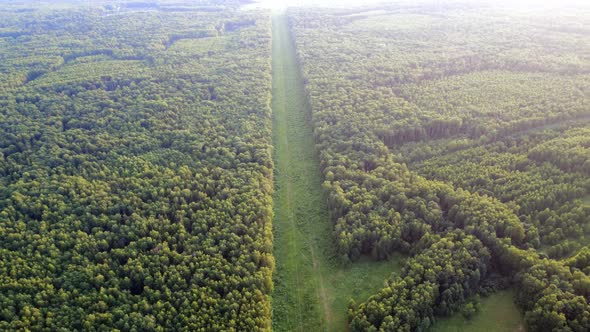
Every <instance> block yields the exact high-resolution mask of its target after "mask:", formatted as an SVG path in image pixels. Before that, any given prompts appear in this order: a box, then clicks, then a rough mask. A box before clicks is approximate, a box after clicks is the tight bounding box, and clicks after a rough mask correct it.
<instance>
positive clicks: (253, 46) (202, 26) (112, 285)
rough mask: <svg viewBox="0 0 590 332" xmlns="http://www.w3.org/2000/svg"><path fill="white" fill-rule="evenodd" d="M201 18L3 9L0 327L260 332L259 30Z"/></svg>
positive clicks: (265, 22)
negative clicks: (228, 27)
mask: <svg viewBox="0 0 590 332" xmlns="http://www.w3.org/2000/svg"><path fill="white" fill-rule="evenodd" d="M133 6H134V5H133ZM133 6H131V7H133ZM131 7H128V8H129V9H130V8H131ZM193 9H194V11H183V12H151V11H150V12H135V11H132V10H128V11H125V12H124V13H121V14H119V15H111V14H107V13H105V12H103V11H102V9H100V8H94V7H91V8H87V7H84V8H81V7H77V6H74V7H72V8H70V9H63V10H57V9H52V8H42V9H39V10H34V11H33V12H32V13H10V12H9V11H6V12H4V11H3V12H2V24H3V25H4V26H5V27H6V28H7V29H14V30H16V31H22V34H23V35H19V36H16V37H15V36H6V37H3V38H2V43H3V48H2V53H3V54H2V55H3V61H2V65H1V69H0V70H2V72H3V79H2V85H3V87H4V88H3V89H2V90H1V92H0V105H1V111H0V175H1V178H0V185H1V186H0V187H1V189H0V330H15V331H16V330H37V331H40V330H44V331H58V330H121V331H156V330H157V331H163V330H187V331H188V330H190V331H199V330H200V331H212V330H225V331H237V330H241V331H245V330H247V331H254V330H269V329H270V300H269V294H270V291H271V289H272V278H271V274H272V270H273V266H274V260H273V257H272V234H271V214H272V212H271V196H270V195H271V192H272V185H271V179H272V161H271V156H270V124H271V122H270V119H271V118H270V109H269V98H270V58H269V55H270V29H269V17H268V15H266V14H261V13H255V12H249V13H244V12H239V11H237V10H235V9H233V7H226V8H225V10H224V11H220V12H216V13H211V12H209V11H205V12H200V11H198V7H194V8H193ZM228 22H233V23H232V24H235V22H247V23H248V24H244V25H239V26H236V28H235V29H232V31H227V32H224V31H217V30H216V29H215V27H221V26H223V25H224V24H226V23H228ZM146 31H149V33H147V32H146ZM202 31H213V32H212V33H210V34H208V35H207V36H210V37H208V38H202V35H201V34H202ZM179 33H181V34H182V37H181V38H177V39H176V40H175V42H174V43H173V44H170V43H169V41H170V40H171V38H172V37H173V36H178V34H179ZM15 38H16V39H18V40H15Z"/></svg>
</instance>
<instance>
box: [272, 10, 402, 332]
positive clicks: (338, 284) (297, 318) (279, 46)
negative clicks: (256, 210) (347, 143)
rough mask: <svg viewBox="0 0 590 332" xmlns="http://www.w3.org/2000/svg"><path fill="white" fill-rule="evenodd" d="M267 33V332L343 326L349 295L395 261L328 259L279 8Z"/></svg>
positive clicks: (305, 116)
mask: <svg viewBox="0 0 590 332" xmlns="http://www.w3.org/2000/svg"><path fill="white" fill-rule="evenodd" d="M272 38H273V42H272V44H273V45H272V68H273V73H272V75H273V86H272V96H273V98H272V110H273V145H274V150H273V160H274V165H275V170H274V174H275V178H274V185H275V192H274V195H273V212H274V220H273V235H274V241H273V245H274V257H275V261H276V269H275V274H274V292H273V295H272V310H273V326H272V327H273V331H297V332H316V331H329V332H331V331H339V332H340V331H347V329H348V327H347V321H346V314H347V304H348V301H349V299H351V298H354V299H355V300H356V301H362V300H365V299H366V298H367V297H368V296H369V295H371V294H373V293H375V292H376V291H377V290H378V289H379V288H381V287H382V286H383V281H384V280H385V279H386V278H387V277H388V276H389V275H390V274H391V272H395V271H397V270H398V269H399V266H400V262H399V260H400V259H399V257H395V258H394V259H392V260H391V261H388V262H372V261H369V260H361V261H359V262H355V263H354V264H352V265H350V266H342V265H340V264H339V263H338V262H337V259H335V258H334V249H333V247H334V239H333V235H332V232H333V223H332V221H331V220H330V217H329V215H328V207H327V204H326V197H325V195H324V193H323V189H322V182H323V180H322V176H321V172H320V169H319V158H318V156H317V153H316V150H315V148H314V146H315V142H314V139H313V131H312V125H311V123H310V121H309V117H310V114H311V112H310V110H309V106H308V103H307V100H306V95H305V91H304V85H303V80H302V78H301V74H300V72H299V68H298V66H297V61H296V53H295V48H294V46H293V42H292V40H291V36H290V33H289V29H288V24H287V18H286V17H285V16H284V14H275V15H273V21H272Z"/></svg>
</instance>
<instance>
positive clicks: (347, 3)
mask: <svg viewBox="0 0 590 332" xmlns="http://www.w3.org/2000/svg"><path fill="white" fill-rule="evenodd" d="M467 1H469V0H467ZM258 2H259V3H260V5H261V6H263V7H266V8H283V7H292V6H316V5H317V6H327V7H351V6H362V5H370V4H375V3H386V2H389V3H395V2H406V3H407V2H411V1H407V0H405V1H404V0H401V1H400V0H397V1H384V0H258ZM421 2H426V3H427V2H432V3H444V2H445V0H423V1H421ZM472 2H478V3H482V2H483V3H502V2H503V3H506V4H510V5H524V6H531V7H545V6H562V5H564V4H588V3H590V0H472Z"/></svg>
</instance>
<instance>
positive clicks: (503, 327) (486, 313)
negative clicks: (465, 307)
mask: <svg viewBox="0 0 590 332" xmlns="http://www.w3.org/2000/svg"><path fill="white" fill-rule="evenodd" d="M514 296H515V295H514V290H503V291H499V292H497V293H494V294H491V295H490V296H488V297H485V298H482V299H481V311H480V312H479V313H478V314H477V315H475V316H474V317H473V318H472V319H471V320H466V319H465V318H463V316H462V315H461V313H460V312H457V313H455V314H454V315H453V316H451V317H449V318H442V319H439V320H438V321H437V322H436V324H435V325H434V326H433V327H432V328H431V329H430V330H429V331H430V332H480V331H481V332H492V331H493V332H524V331H525V328H524V322H523V317H522V314H521V313H520V311H519V310H518V308H517V306H516V304H515V303H514Z"/></svg>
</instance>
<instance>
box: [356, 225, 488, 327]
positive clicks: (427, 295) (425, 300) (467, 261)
mask: <svg viewBox="0 0 590 332" xmlns="http://www.w3.org/2000/svg"><path fill="white" fill-rule="evenodd" d="M429 236H430V235H429ZM431 241H432V242H433V244H432V245H431V246H429V247H428V248H427V249H425V250H423V251H422V252H421V253H420V254H419V255H417V256H415V257H413V258H412V259H410V260H408V262H407V263H406V266H405V267H404V268H403V270H402V271H401V272H400V275H399V276H395V277H393V278H392V279H391V280H389V281H388V282H387V286H386V287H385V288H383V289H382V290H380V291H379V293H378V294H377V295H374V296H372V297H370V298H369V300H367V302H365V303H363V304H361V305H360V306H359V308H358V310H356V311H353V313H352V316H351V317H352V320H351V323H350V325H351V328H352V330H353V331H371V330H372V329H374V330H375V331H376V330H378V329H379V330H384V331H415V330H417V329H419V330H424V329H427V328H428V327H429V326H430V325H431V324H432V323H433V322H434V315H448V314H451V313H452V312H454V311H456V310H458V309H459V308H460V307H461V305H462V303H463V302H464V301H465V299H466V298H468V297H469V296H470V295H472V294H474V293H475V292H477V290H478V287H479V284H480V282H481V280H482V279H484V278H485V277H486V274H487V271H488V269H489V265H490V253H489V252H488V250H487V249H486V248H485V247H484V246H483V245H482V243H481V242H480V241H478V240H477V239H476V238H474V237H473V236H469V235H465V233H463V232H461V231H456V232H453V233H449V234H448V235H446V236H444V237H442V238H441V237H439V236H436V235H434V236H432V240H431Z"/></svg>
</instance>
